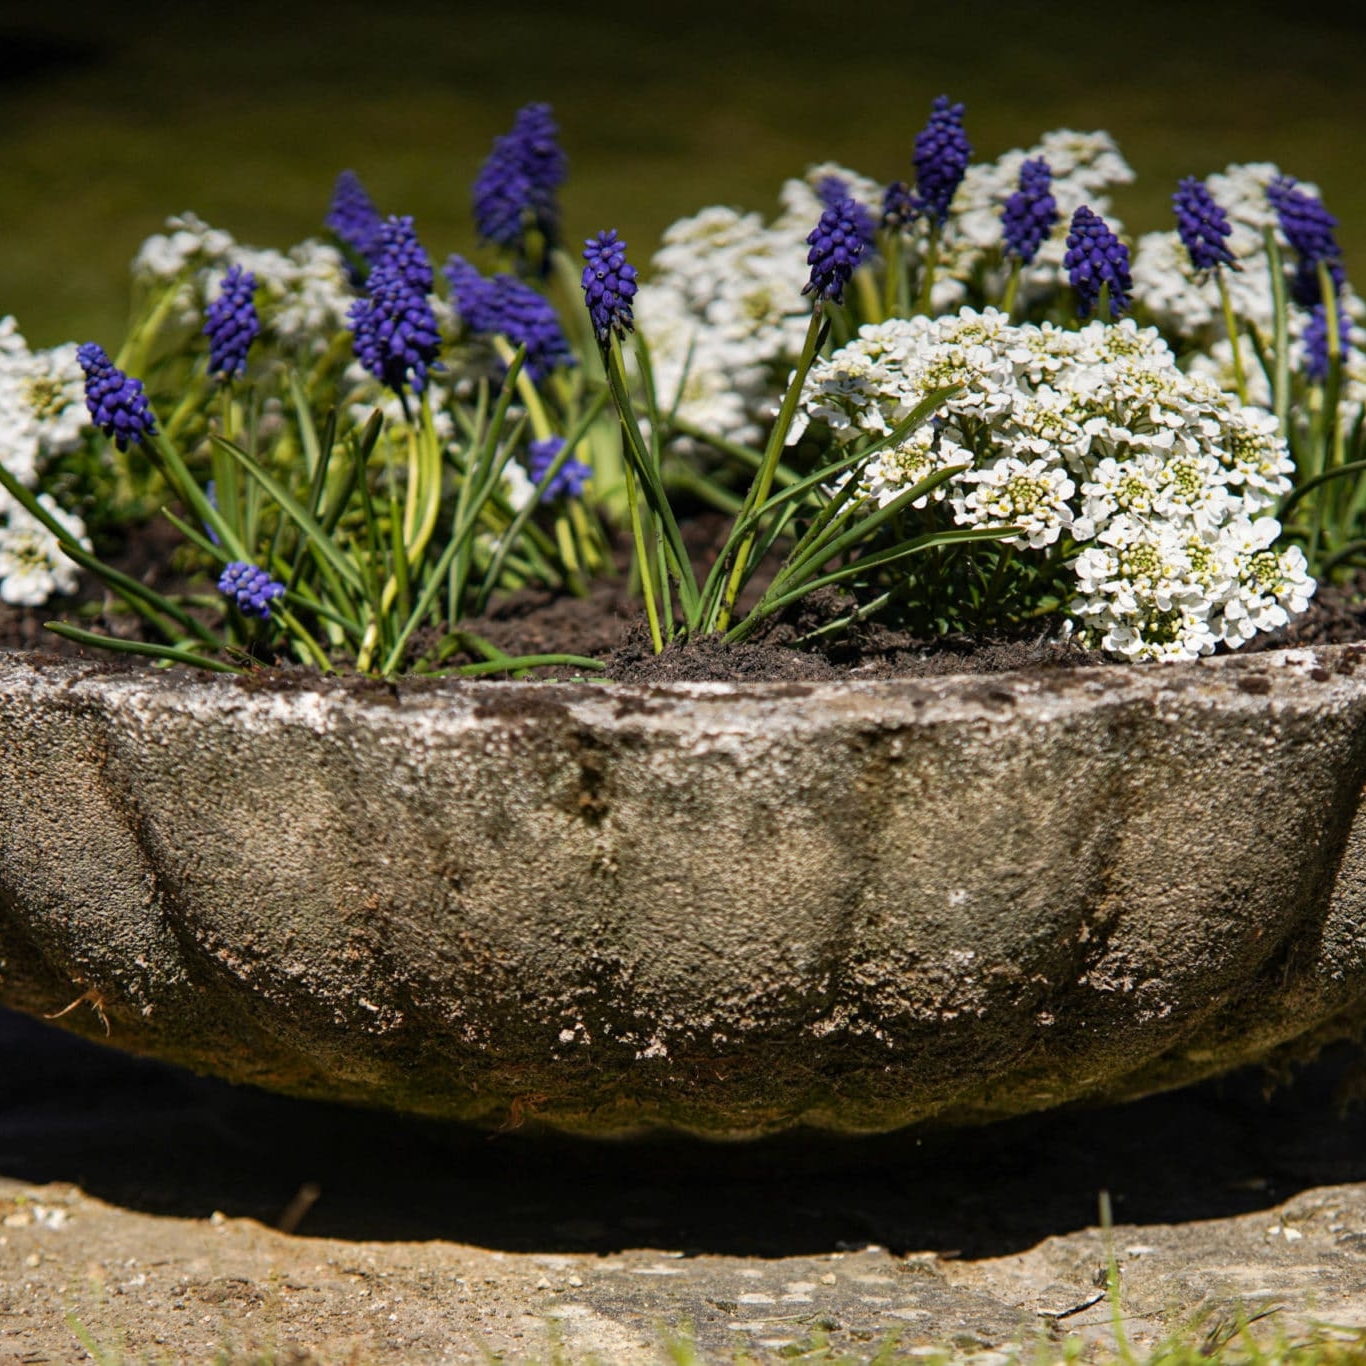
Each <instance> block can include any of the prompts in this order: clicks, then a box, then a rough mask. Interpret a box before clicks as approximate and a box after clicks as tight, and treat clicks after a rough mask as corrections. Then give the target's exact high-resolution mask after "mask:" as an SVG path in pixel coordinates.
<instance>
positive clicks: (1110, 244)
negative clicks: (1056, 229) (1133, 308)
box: [1063, 204, 1134, 319]
mask: <svg viewBox="0 0 1366 1366" xmlns="http://www.w3.org/2000/svg"><path fill="white" fill-rule="evenodd" d="M1063 265H1064V267H1065V268H1066V270H1067V277H1068V279H1069V280H1070V281H1071V284H1072V288H1073V289H1074V290H1075V291H1076V294H1077V313H1078V314H1079V316H1081V317H1083V318H1089V317H1090V316H1091V314H1092V313H1093V312H1094V311H1095V308H1096V305H1097V303H1099V301H1100V296H1101V292H1102V291H1103V290H1108V292H1109V295H1110V317H1111V318H1112V319H1114V318H1118V317H1119V316H1120V315H1121V314H1122V313H1125V312H1127V311H1128V308H1129V295H1130V293H1131V292H1132V290H1133V287H1134V286H1133V279H1132V277H1131V276H1130V274H1129V249H1128V247H1126V246H1125V245H1124V243H1123V242H1121V241H1120V240H1119V238H1118V237H1116V236H1115V235H1114V233H1113V232H1111V231H1110V227H1109V225H1108V224H1107V223H1106V221H1105V220H1104V219H1103V218H1102V217H1101V216H1100V215H1099V214H1098V213H1096V212H1094V211H1093V210H1092V209H1090V208H1088V207H1087V206H1086V205H1085V204H1083V205H1082V206H1081V207H1080V208H1079V209H1078V210H1077V211H1076V213H1074V214H1073V215H1072V227H1071V231H1070V232H1069V233H1068V234H1067V254H1066V255H1065V256H1064V257H1063Z"/></svg>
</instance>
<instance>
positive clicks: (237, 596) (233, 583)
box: [218, 560, 285, 619]
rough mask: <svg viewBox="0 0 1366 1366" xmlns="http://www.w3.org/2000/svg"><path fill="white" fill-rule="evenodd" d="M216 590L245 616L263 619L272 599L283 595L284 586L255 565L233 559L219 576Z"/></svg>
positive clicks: (267, 615)
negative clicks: (234, 604) (231, 601)
mask: <svg viewBox="0 0 1366 1366" xmlns="http://www.w3.org/2000/svg"><path fill="white" fill-rule="evenodd" d="M218 591H219V592H220V593H222V594H223V596H224V597H225V598H231V599H232V600H233V602H235V603H236V604H237V607H238V609H239V610H240V611H241V612H243V613H244V614H245V615H246V616H249V617H261V618H262V619H265V618H267V617H269V616H270V604H271V601H272V599H274V598H281V597H283V596H284V593H285V586H284V584H282V583H279V582H277V581H276V580H275V579H272V578H271V577H270V575H269V574H267V573H266V571H265V570H264V569H261V568H259V567H258V566H257V565H254V564H249V563H248V562H247V561H246V560H233V561H232V562H231V563H230V564H229V565H227V567H226V568H225V569H224V570H223V573H222V574H221V576H220V577H219V580H218Z"/></svg>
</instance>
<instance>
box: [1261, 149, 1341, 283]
mask: <svg viewBox="0 0 1366 1366" xmlns="http://www.w3.org/2000/svg"><path fill="white" fill-rule="evenodd" d="M1266 197H1267V200H1268V202H1269V203H1270V204H1271V207H1272V208H1273V209H1275V210H1276V217H1277V218H1278V219H1279V220H1280V225H1281V231H1282V232H1283V233H1284V234H1285V240H1286V241H1287V242H1289V243H1290V245H1291V246H1292V247H1293V248H1294V249H1295V254H1296V256H1297V257H1298V260H1297V262H1296V266H1295V278H1294V280H1293V281H1292V282H1291V286H1290V292H1291V295H1292V296H1293V297H1294V300H1295V302H1296V303H1297V304H1300V305H1301V306H1302V307H1304V308H1313V306H1314V305H1315V304H1317V303H1321V302H1322V291H1321V290H1320V288H1319V263H1320V262H1323V263H1324V264H1325V265H1326V266H1327V267H1328V274H1329V276H1330V277H1331V279H1332V281H1333V286H1334V288H1336V289H1338V290H1341V289H1342V286H1343V285H1344V284H1345V283H1346V281H1347V275H1346V272H1345V271H1344V270H1343V267H1342V248H1341V247H1339V246H1338V239H1337V234H1336V229H1337V226H1338V220H1337V219H1336V218H1335V217H1334V216H1333V215H1332V214H1331V213H1329V212H1328V210H1327V209H1325V208H1324V207H1323V201H1322V200H1321V199H1316V198H1315V197H1314V196H1313V195H1311V194H1307V193H1306V192H1305V191H1304V190H1302V189H1300V187H1299V185H1298V184H1297V183H1296V181H1295V180H1294V178H1293V177H1292V176H1284V175H1283V176H1279V177H1278V178H1277V179H1275V180H1273V181H1272V182H1271V184H1270V185H1268V186H1267V187H1266Z"/></svg>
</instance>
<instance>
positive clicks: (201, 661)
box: [43, 621, 247, 674]
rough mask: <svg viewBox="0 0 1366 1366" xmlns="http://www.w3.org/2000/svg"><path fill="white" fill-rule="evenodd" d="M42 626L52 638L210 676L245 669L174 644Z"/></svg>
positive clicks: (61, 624) (50, 624) (52, 623)
mask: <svg viewBox="0 0 1366 1366" xmlns="http://www.w3.org/2000/svg"><path fill="white" fill-rule="evenodd" d="M43 625H44V626H45V627H46V628H47V629H48V630H49V631H51V632H52V633H53V635H58V636H65V637H66V639H67V640H74V641H75V642H76V643H77V644H78V645H90V646H93V647H94V648H95V649H99V650H116V651H118V652H119V653H120V654H128V655H148V656H150V657H151V658H153V659H164V660H167V661H168V662H169V663H172V664H193V665H194V666H195V667H196V668H199V669H208V670H209V671H210V672H211V673H223V674H240V673H246V672H247V670H245V669H239V668H237V667H236V666H235V665H233V664H224V663H222V662H221V661H220V660H217V659H206V658H205V657H204V656H203V655H197V654H195V653H194V651H193V650H182V649H179V648H177V647H176V646H174V645H149V644H147V643H146V642H145V641H141V640H120V639H119V637H118V636H106V635H101V634H100V633H99V632H98V631H86V630H84V629H82V628H81V627H79V626H69V625H67V623H66V622H64V621H45V622H44V623H43Z"/></svg>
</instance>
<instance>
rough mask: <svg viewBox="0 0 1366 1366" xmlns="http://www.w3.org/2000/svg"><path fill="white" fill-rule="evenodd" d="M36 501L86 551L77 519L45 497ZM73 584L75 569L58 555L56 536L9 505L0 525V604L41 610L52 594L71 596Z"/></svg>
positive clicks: (30, 516) (69, 562) (82, 532)
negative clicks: (1, 602) (67, 594)
mask: <svg viewBox="0 0 1366 1366" xmlns="http://www.w3.org/2000/svg"><path fill="white" fill-rule="evenodd" d="M38 501H39V503H41V504H42V506H43V508H44V509H45V510H46V511H47V512H48V513H50V514H51V516H52V517H53V518H54V519H55V520H56V521H58V522H59V523H60V524H61V525H62V526H63V527H65V528H66V530H67V531H69V532H70V533H71V534H72V536H74V537H75V538H76V539H77V540H78V541H79V542H80V544H81V545H83V546H84V547H85V548H86V549H87V550H89V549H90V542H89V541H88V540H87V539H86V535H85V525H84V523H83V522H82V521H81V519H80V518H79V517H77V516H76V515H75V514H74V513H70V512H63V511H62V510H61V509H60V508H59V507H58V506H57V505H56V503H54V502H53V500H52V498H51V496H50V495H48V494H46V493H40V494H39V495H38ZM76 584H77V569H76V565H75V563H74V562H73V561H72V560H70V559H68V558H67V556H66V554H65V553H64V552H63V551H62V548H61V544H60V542H59V541H58V540H57V538H56V536H54V535H53V534H52V532H50V531H49V530H48V529H47V527H45V526H44V525H43V524H42V523H41V522H40V521H39V520H38V519H37V518H36V517H33V516H32V515H30V513H29V512H28V511H27V510H26V509H24V508H22V507H19V506H16V505H12V506H11V507H10V508H9V511H8V513H7V514H6V516H5V519H4V520H3V521H0V601H4V602H8V603H12V604H15V605H17V606H23V607H41V606H42V605H43V603H45V602H46V601H47V600H48V598H50V597H51V596H52V595H53V594H54V593H74V592H75V591H76Z"/></svg>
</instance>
